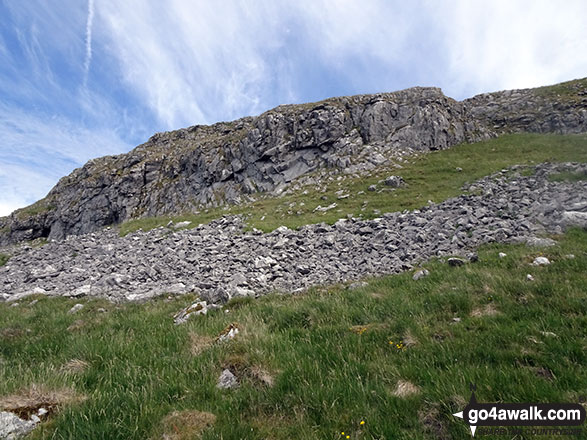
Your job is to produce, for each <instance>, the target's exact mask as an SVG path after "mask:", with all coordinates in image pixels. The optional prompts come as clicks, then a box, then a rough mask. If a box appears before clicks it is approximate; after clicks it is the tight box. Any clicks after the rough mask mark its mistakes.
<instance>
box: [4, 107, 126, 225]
mask: <svg viewBox="0 0 587 440" xmlns="http://www.w3.org/2000/svg"><path fill="white" fill-rule="evenodd" d="M0 133H2V134H3V135H2V137H0V163H1V164H2V166H1V167H0V215H7V214H9V213H10V212H11V211H12V210H14V209H16V208H18V207H22V206H25V205H28V204H30V203H33V202H35V201H36V200H39V199H40V198H42V197H44V196H45V195H46V194H47V192H48V190H49V189H50V188H51V187H52V186H53V185H55V184H56V183H57V181H58V180H59V179H60V178H61V177H63V176H64V175H67V174H69V173H70V172H71V171H73V169H74V168H77V167H78V166H79V165H80V164H83V163H85V162H86V161H88V160H89V159H92V158H94V157H97V156H103V155H105V154H117V153H121V152H123V151H127V150H128V148H129V145H128V144H126V143H124V142H122V141H121V140H120V138H119V136H118V135H117V134H116V133H115V132H113V131H109V130H103V131H99V130H90V129H87V128H83V127H79V126H77V125H75V124H73V123H71V122H70V121H68V120H67V119H64V118H60V117H56V116H53V117H47V116H38V115H37V116H31V115H30V114H29V113H27V112H23V111H19V110H18V109H16V108H14V107H11V106H6V105H4V104H1V103H0Z"/></svg>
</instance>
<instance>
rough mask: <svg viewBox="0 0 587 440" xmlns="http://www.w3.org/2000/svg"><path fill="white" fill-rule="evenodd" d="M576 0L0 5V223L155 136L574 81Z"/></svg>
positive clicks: (579, 34)
mask: <svg viewBox="0 0 587 440" xmlns="http://www.w3.org/2000/svg"><path fill="white" fill-rule="evenodd" d="M585 17H587V2H586V1H585V0H565V1H564V2H560V1H557V0H552V1H544V0H531V1H526V0H505V1H504V0H490V1H483V0H442V1H439V0H429V1H427V0H411V1H405V0H399V1H396V0H356V1H355V0H328V1H327V0H296V1H291V0H240V1H236V0H206V1H204V0H166V1H160V0H124V1H120V0H60V1H50V0H46V1H45V0H26V1H23V0H0V215H8V214H9V213H10V212H11V211H13V210H14V209H17V208H19V207H23V206H26V205H28V204H31V203H33V202H34V201H36V200H38V199H40V198H42V197H44V196H45V195H46V194H47V193H48V192H49V190H50V189H51V188H52V187H53V186H54V185H55V184H56V183H57V181H58V180H59V179H60V178H61V177H63V176H65V175H67V174H69V173H70V172H71V171H73V169H75V168H77V167H79V166H82V165H83V164H84V163H85V162H86V161H88V160H89V159H91V158H94V157H98V156H103V155H109V154H119V153H124V152H128V151H130V150H131V149H132V148H134V147H135V146H136V145H139V144H141V143H143V142H146V141H147V140H148V138H149V137H150V136H151V135H153V134H154V133H156V132H160V131H167V130H173V129H177V128H182V127H187V126H191V125H196V124H211V123H214V122H218V121H230V120H234V119H237V118H239V117H242V116H248V115H256V114H260V113H262V112H264V111H265V110H268V109H270V108H273V107H275V106H277V105H280V104H287V103H301V102H312V101H319V100H322V99H325V98H328V97H331V96H344V95H353V94H362V93H377V92H391V91H395V90H400V89H404V88H408V87H413V86H436V87H441V88H442V89H443V91H444V93H445V94H447V95H448V96H451V97H453V98H456V99H459V100H460V99H465V98H468V97H471V96H473V95H475V94H478V93H484V92H490V91H496V90H503V89H511V88H524V87H535V86H540V85H547V84H553V83H557V82H561V81H566V80H571V79H575V78H583V77H586V76H587V26H585Z"/></svg>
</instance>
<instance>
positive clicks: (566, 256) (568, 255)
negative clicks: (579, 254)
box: [565, 254, 575, 260]
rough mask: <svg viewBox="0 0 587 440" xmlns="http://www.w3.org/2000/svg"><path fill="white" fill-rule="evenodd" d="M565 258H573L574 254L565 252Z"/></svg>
mask: <svg viewBox="0 0 587 440" xmlns="http://www.w3.org/2000/svg"><path fill="white" fill-rule="evenodd" d="M565 258H566V259H568V260H574V259H575V255H574V254H567V255H565Z"/></svg>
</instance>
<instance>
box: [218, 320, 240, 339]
mask: <svg viewBox="0 0 587 440" xmlns="http://www.w3.org/2000/svg"><path fill="white" fill-rule="evenodd" d="M238 334H239V330H238V327H237V325H236V324H229V325H228V326H227V327H226V328H225V329H224V330H222V332H220V334H219V335H218V337H217V338H216V342H226V341H230V340H231V339H234V338H235V337H236V335H238Z"/></svg>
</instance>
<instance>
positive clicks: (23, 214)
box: [14, 199, 55, 220]
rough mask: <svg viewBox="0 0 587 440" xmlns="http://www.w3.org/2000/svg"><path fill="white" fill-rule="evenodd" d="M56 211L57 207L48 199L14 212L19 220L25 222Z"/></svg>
mask: <svg viewBox="0 0 587 440" xmlns="http://www.w3.org/2000/svg"><path fill="white" fill-rule="evenodd" d="M54 209H55V207H54V206H53V205H51V203H50V201H48V200H47V199H41V200H39V201H37V202H35V203H33V204H32V205H29V206H27V207H25V208H21V209H17V210H16V211H14V214H15V215H16V216H17V217H18V218H19V219H21V220H23V219H26V218H28V217H34V216H36V215H39V214H44V213H47V212H49V211H52V210H54Z"/></svg>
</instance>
